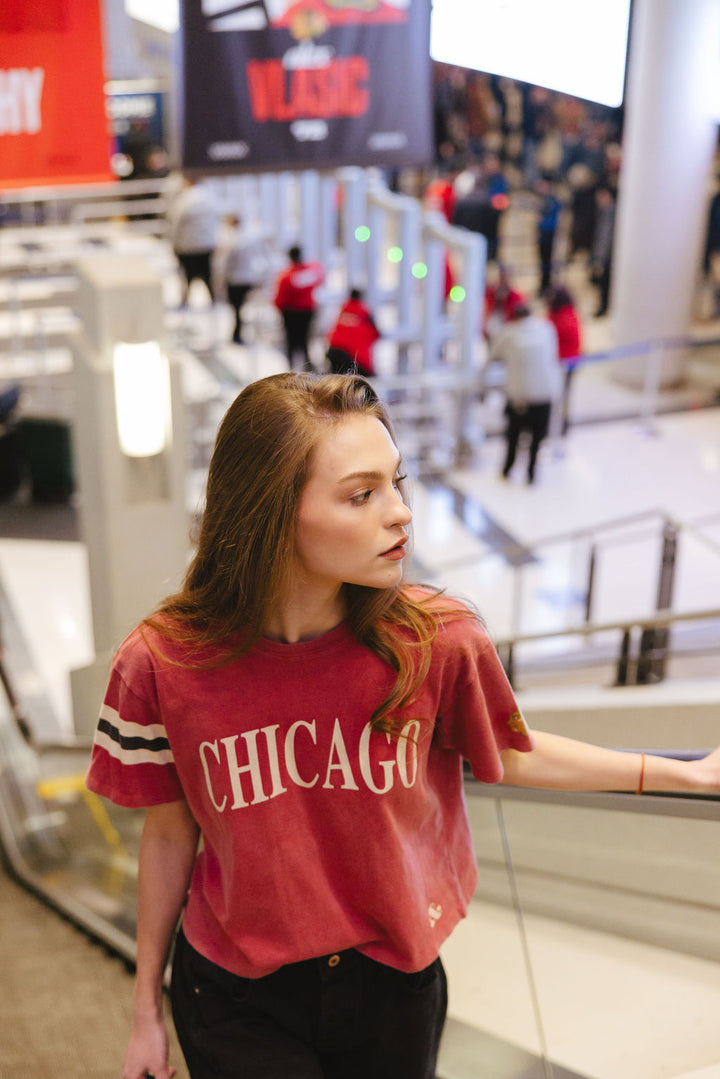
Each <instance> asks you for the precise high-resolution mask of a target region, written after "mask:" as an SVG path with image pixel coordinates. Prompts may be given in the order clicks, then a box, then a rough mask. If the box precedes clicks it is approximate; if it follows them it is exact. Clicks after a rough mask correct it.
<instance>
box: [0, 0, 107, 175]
mask: <svg viewBox="0 0 720 1079" xmlns="http://www.w3.org/2000/svg"><path fill="white" fill-rule="evenodd" d="M104 81H105V80H104V71H103V45H102V29H101V21H100V2H99V0H82V2H81V3H78V2H77V0H0V189H1V188H5V189H7V188H15V187H33V186H36V185H47V184H72V183H94V182H97V181H104V180H111V179H112V178H113V177H112V174H111V171H110V136H109V132H108V120H107V117H106V113H105V93H104Z"/></svg>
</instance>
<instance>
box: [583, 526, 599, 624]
mask: <svg viewBox="0 0 720 1079" xmlns="http://www.w3.org/2000/svg"><path fill="white" fill-rule="evenodd" d="M595 552H596V547H595V544H594V543H593V544H591V546H590V561H589V563H588V582H587V590H586V592H585V621H586V622H590V621H592V602H593V591H594V588H595Z"/></svg>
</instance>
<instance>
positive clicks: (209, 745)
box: [198, 742, 227, 813]
mask: <svg viewBox="0 0 720 1079" xmlns="http://www.w3.org/2000/svg"><path fill="white" fill-rule="evenodd" d="M206 749H209V750H210V752H211V753H212V755H213V756H214V757H215V760H216V761H217V762H218V764H219V763H220V750H219V749H218V744H217V742H201V743H200V749H199V751H198V752H199V753H200V761H201V762H202V766H203V772H204V773H205V786H206V787H207V789H208V794H209V795H210V801H211V802H212V804H213V805H214V806H215V808H216V809H217V811H218V813H222V812H223V810H224V809H225V806H226V805H227V795H224V796H223V800H222V804H221V805H219V804H218V803H217V802H216V801H215V793H214V791H213V789H212V783H211V782H210V767H209V765H208V762H207V758H206V757H205V750H206Z"/></svg>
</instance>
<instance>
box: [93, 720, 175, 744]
mask: <svg viewBox="0 0 720 1079" xmlns="http://www.w3.org/2000/svg"><path fill="white" fill-rule="evenodd" d="M98 730H99V731H102V732H103V734H106V735H107V736H108V738H112V740H113V742H117V744H118V745H119V746H120V748H121V749H149V750H150V751H151V752H160V751H161V750H163V749H169V748H170V743H169V742H168V740H167V738H141V737H139V736H137V737H133V738H128V737H127V736H126V735H122V734H120V731H119V730H118V729H117V727H116V726H115V725H114V724H112V723H110V722H109V721H108V720H107V719H101V720H100V721H99V722H98Z"/></svg>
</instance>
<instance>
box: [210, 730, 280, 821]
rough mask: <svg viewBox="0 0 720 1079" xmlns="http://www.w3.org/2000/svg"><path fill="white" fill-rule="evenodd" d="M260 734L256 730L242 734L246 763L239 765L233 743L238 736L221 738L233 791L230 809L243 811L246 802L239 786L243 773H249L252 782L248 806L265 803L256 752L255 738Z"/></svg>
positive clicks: (265, 798)
mask: <svg viewBox="0 0 720 1079" xmlns="http://www.w3.org/2000/svg"><path fill="white" fill-rule="evenodd" d="M259 733H260V732H259V731H258V730H254V731H246V732H245V733H244V734H243V736H242V737H243V740H244V742H245V745H246V746H247V755H248V763H247V764H243V765H240V764H238V759H237V753H236V750H235V743H236V742H237V740H238V735H237V734H233V735H232V736H231V737H230V738H221V739H220V741H221V742H222V744H223V745H224V746H225V753H226V754H227V762H228V769H229V772H230V783H231V784H232V791H233V804H232V806H231V807H230V808H231V809H243V808H244V807H245V806H246V805H247V802H246V801H245V798H244V796H243V790H242V786H241V785H240V776H241V775H243V774H244V773H245V772H249V773H250V779H251V780H252V787H253V798H252V802H251V803H250V805H253V806H254V805H257V804H258V802H267V801H268V796H267V794H266V793H265V791H264V790H263V785H262V776H261V775H260V761H259V760H258V751H257V736H258V734H259Z"/></svg>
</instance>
